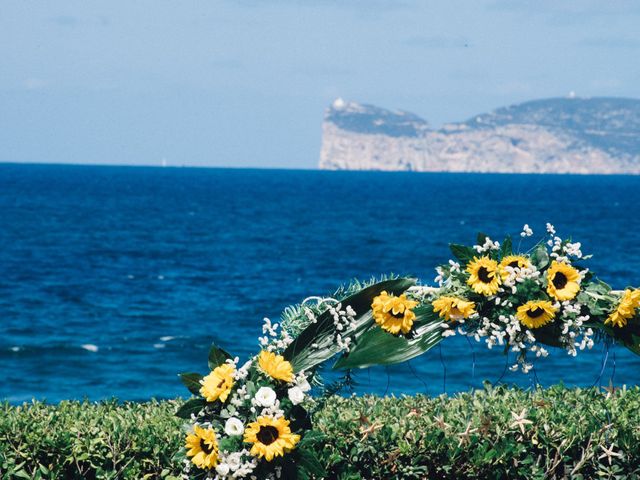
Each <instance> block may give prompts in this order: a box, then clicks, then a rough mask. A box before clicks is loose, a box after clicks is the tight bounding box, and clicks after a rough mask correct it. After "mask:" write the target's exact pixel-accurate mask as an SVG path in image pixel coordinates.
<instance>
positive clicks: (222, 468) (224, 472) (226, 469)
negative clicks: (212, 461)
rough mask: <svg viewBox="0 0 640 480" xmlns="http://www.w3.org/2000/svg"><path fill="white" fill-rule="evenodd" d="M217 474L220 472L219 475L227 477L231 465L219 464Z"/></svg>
mask: <svg viewBox="0 0 640 480" xmlns="http://www.w3.org/2000/svg"><path fill="white" fill-rule="evenodd" d="M216 472H218V475H222V476H223V477H224V476H226V475H227V473H229V465H227V464H226V463H220V464H218V466H217V467H216Z"/></svg>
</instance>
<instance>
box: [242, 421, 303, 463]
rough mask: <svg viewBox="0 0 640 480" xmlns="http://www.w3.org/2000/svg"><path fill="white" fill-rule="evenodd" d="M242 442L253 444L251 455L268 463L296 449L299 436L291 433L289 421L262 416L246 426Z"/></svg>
mask: <svg viewBox="0 0 640 480" xmlns="http://www.w3.org/2000/svg"><path fill="white" fill-rule="evenodd" d="M244 441H245V442H247V443H253V446H252V447H251V455H253V456H255V457H260V458H263V457H264V458H265V459H266V460H267V462H270V461H271V460H273V458H274V457H278V456H280V457H282V456H284V454H285V453H287V452H290V451H291V450H293V449H294V448H296V443H298V442H299V441H300V435H298V434H296V433H291V428H289V420H285V419H284V417H280V418H273V417H267V416H262V417H258V419H257V420H256V421H255V422H252V423H250V424H249V425H247V429H246V430H245V432H244Z"/></svg>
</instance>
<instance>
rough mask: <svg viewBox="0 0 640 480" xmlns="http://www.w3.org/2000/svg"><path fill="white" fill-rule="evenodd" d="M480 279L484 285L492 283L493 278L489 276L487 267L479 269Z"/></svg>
mask: <svg viewBox="0 0 640 480" xmlns="http://www.w3.org/2000/svg"><path fill="white" fill-rule="evenodd" d="M478 279H479V280H480V281H481V282H483V283H491V277H490V276H489V270H487V267H480V268H479V269H478Z"/></svg>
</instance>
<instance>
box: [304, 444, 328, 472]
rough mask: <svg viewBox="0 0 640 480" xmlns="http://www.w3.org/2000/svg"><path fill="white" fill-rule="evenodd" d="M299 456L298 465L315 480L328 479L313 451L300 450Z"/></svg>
mask: <svg viewBox="0 0 640 480" xmlns="http://www.w3.org/2000/svg"><path fill="white" fill-rule="evenodd" d="M298 456H299V461H298V465H299V466H300V467H301V468H303V469H304V470H305V471H306V473H308V474H309V475H311V476H313V477H315V478H326V476H327V472H326V471H325V469H324V467H323V466H322V464H321V463H320V461H319V460H318V457H316V455H315V454H314V453H313V452H312V451H310V450H307V449H306V448H300V449H299V450H298Z"/></svg>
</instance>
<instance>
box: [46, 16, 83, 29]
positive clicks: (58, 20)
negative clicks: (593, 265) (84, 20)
mask: <svg viewBox="0 0 640 480" xmlns="http://www.w3.org/2000/svg"><path fill="white" fill-rule="evenodd" d="M51 21H52V22H53V23H55V24H56V25H59V26H61V27H67V28H74V27H76V26H78V23H80V22H79V21H78V17H74V16H73V15H58V16H57V17H53V18H52V19H51Z"/></svg>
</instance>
